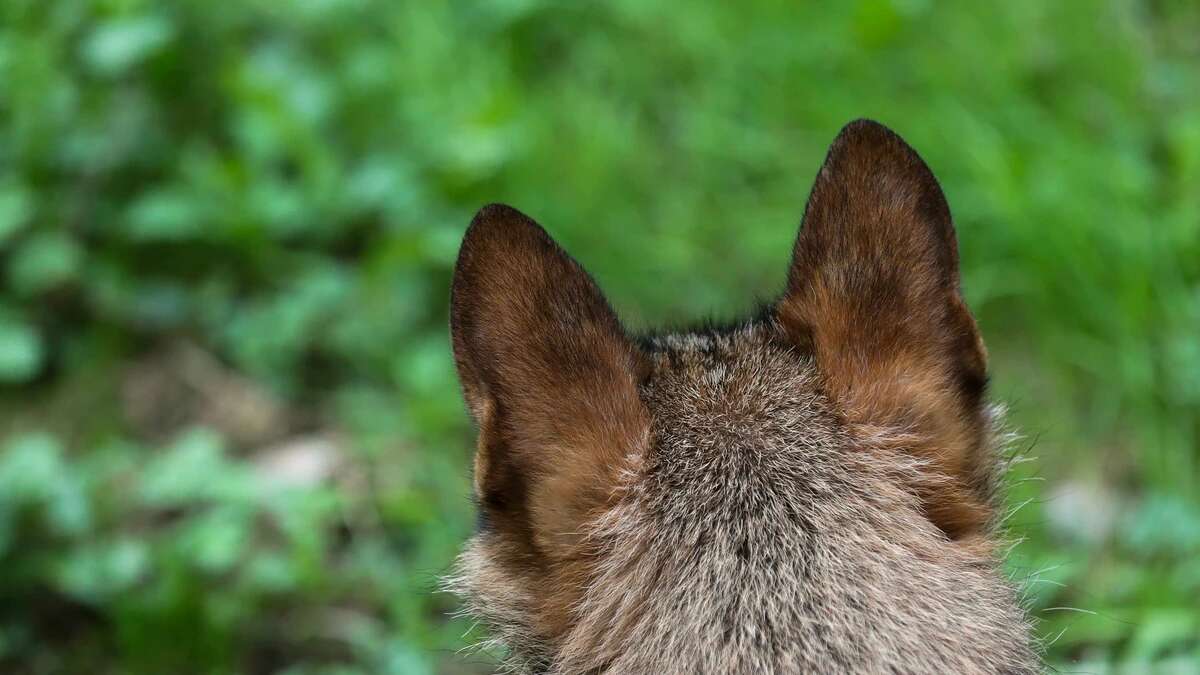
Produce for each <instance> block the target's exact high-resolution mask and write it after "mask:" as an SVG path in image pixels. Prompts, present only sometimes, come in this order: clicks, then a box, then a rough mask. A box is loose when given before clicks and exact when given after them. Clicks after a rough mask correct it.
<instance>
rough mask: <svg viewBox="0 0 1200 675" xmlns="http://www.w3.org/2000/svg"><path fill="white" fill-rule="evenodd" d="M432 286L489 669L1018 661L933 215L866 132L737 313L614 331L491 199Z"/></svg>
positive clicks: (977, 668) (870, 126)
mask: <svg viewBox="0 0 1200 675" xmlns="http://www.w3.org/2000/svg"><path fill="white" fill-rule="evenodd" d="M450 304H451V311H450V315H451V318H450V323H451V341H452V345H453V352H454V360H455V363H456V366H457V369H458V374H459V378H460V381H461V384H462V391H463V395H464V398H465V400H466V404H467V407H468V408H469V411H470V413H471V415H472V416H473V418H474V420H475V421H476V422H477V425H478V445H477V450H476V454H475V461H474V493H475V497H476V499H477V502H478V512H479V527H478V531H477V533H476V534H475V535H474V536H473V537H472V539H471V540H470V541H469V542H468V543H467V545H466V546H465V548H464V551H463V552H462V554H461V555H460V557H459V559H458V561H457V562H456V567H455V571H454V572H453V574H452V575H451V577H450V578H449V581H448V587H449V588H450V589H451V590H452V591H454V592H456V593H458V594H459V595H461V597H462V598H463V600H464V606H465V608H466V609H465V611H467V612H468V613H470V614H472V615H474V616H476V617H477V618H478V619H480V620H482V621H483V622H485V624H486V625H487V626H488V627H489V628H490V634H491V635H492V636H494V637H493V639H494V641H495V642H496V643H497V644H499V645H502V646H503V651H504V654H505V657H504V662H503V664H502V667H503V668H505V669H507V670H508V671H511V672H520V673H609V674H625V673H636V674H646V673H654V674H664V673H809V672H830V673H1035V672H1038V671H1039V669H1040V665H1039V660H1040V657H1039V654H1038V649H1037V646H1036V642H1035V640H1034V639H1033V638H1032V637H1031V630H1030V625H1029V622H1028V619H1027V616H1026V612H1025V611H1024V610H1023V608H1022V604H1021V599H1020V594H1019V592H1018V590H1017V589H1016V588H1015V587H1014V585H1013V584H1012V583H1011V581H1010V580H1009V579H1008V578H1007V577H1006V576H1005V575H1004V573H1003V572H1002V571H1001V568H1000V558H1001V554H1000V551H1001V550H1002V546H1001V543H1002V542H1001V539H1000V535H999V534H998V533H997V527H998V526H997V520H998V518H997V517H996V512H997V502H998V498H997V483H998V480H999V478H1000V476H999V474H1000V473H1001V470H1000V466H1001V461H1000V453H999V450H998V448H997V439H998V437H999V433H998V431H997V420H996V413H995V410H994V408H993V407H992V406H990V405H989V404H988V402H987V399H986V392H985V390H986V385H987V366H986V361H987V358H986V352H985V350H984V345H983V342H982V340H981V338H980V334H979V331H978V329H977V327H976V324H975V321H974V319H973V318H972V316H971V313H970V312H969V310H968V309H967V306H966V305H965V303H964V301H963V296H962V293H961V291H960V282H959V270H958V250H957V243H956V239H955V232H954V226H953V223H952V220H951V215H950V210H949V207H948V206H947V202H946V198H945V196H944V195H943V193H942V190H941V188H940V186H939V185H938V182H937V180H936V179H935V178H934V176H933V174H932V172H931V171H930V169H929V168H928V166H927V165H926V164H925V162H924V161H922V159H921V158H920V156H919V155H918V154H917V153H916V151H914V150H913V149H912V148H911V147H910V146H909V145H908V144H907V143H905V142H904V141H903V140H902V139H901V138H900V137H899V136H897V135H896V134H895V133H893V132H892V131H890V130H889V129H887V128H886V127H884V126H882V125H881V124H878V123H876V122H872V121H869V120H859V121H855V122H852V123H850V124H849V125H847V126H846V127H845V128H843V129H842V130H841V132H840V133H839V134H838V136H837V138H836V139H835V140H834V141H833V144H832V146H831V147H830V149H829V152H828V155H827V157H826V159H825V162H824V164H823V166H822V167H821V169H820V171H819V173H818V174H817V177H816V180H815V183H814V186H813V188H812V192H811V194H810V196H809V199H808V203H807V206H806V208H805V211H804V216H803V220H802V225H801V229H800V233H799V236H798V237H797V239H796V240H795V244H794V247H793V254H792V261H791V265H790V269H789V271H788V274H787V284H786V288H785V290H784V292H783V293H782V295H781V296H780V297H779V298H778V300H777V301H776V302H774V303H773V304H771V305H770V306H768V307H765V308H764V309H763V310H762V311H760V312H759V313H758V314H757V315H756V316H754V317H752V318H750V319H747V320H745V321H742V322H738V323H735V324H732V325H728V326H718V327H712V326H709V327H705V328H701V329H698V330H694V331H687V332H663V333H654V334H648V335H640V336H634V335H631V334H629V333H628V332H627V331H626V330H624V329H623V328H622V325H621V323H620V322H619V320H618V319H617V317H616V315H615V314H614V313H613V310H612V309H611V308H610V306H609V304H608V303H607V302H606V300H605V299H604V296H603V295H602V294H601V292H600V290H599V289H598V288H597V285H596V283H595V282H594V281H593V280H592V278H591V277H589V276H588V274H587V273H586V272H585V271H584V270H583V269H582V268H581V267H580V265H579V264H578V263H577V262H576V261H575V260H573V259H572V258H571V257H570V256H568V255H567V253H565V252H564V251H563V250H562V249H561V248H560V247H559V246H558V245H557V244H556V243H555V242H554V241H553V240H552V239H551V238H550V236H549V235H548V234H547V233H546V232H545V230H543V229H542V228H541V227H540V226H539V225H537V224H536V223H535V222H534V221H533V220H531V219H530V218H528V217H527V216H525V215H523V214H522V213H520V212H518V211H516V210H514V209H512V208H510V207H508V206H503V205H490V206H486V207H484V208H483V209H482V210H481V211H479V213H478V215H476V216H475V218H474V220H473V221H472V223H471V225H470V227H469V228H468V230H467V232H466V235H465V238H464V240H463V244H462V248H461V252H460V254H459V257H458V261H457V264H456V268H455V271H454V277H453V282H452V288H451V303H450Z"/></svg>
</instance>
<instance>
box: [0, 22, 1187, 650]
mask: <svg viewBox="0 0 1200 675" xmlns="http://www.w3.org/2000/svg"><path fill="white" fill-rule="evenodd" d="M1198 31H1200V10H1198V9H1197V8H1196V7H1195V6H1194V5H1193V4H1192V3H1186V2H1144V3H1133V2H1111V3H1104V4H1098V3H1094V2H1083V1H1080V0H1069V1H1067V2H1058V3H1044V2H1033V1H1029V0H1017V1H1015V2H1009V3H1002V4H1000V5H998V6H995V7H988V8H983V7H980V6H972V7H968V6H967V5H959V6H953V7H944V6H934V4H933V3H927V2H913V1H911V0H906V1H904V2H900V1H899V0H895V1H893V2H886V1H882V0H876V1H864V2H847V3H837V4H830V3H824V4H822V5H820V6H818V5H815V4H813V5H811V6H806V7H787V6H785V5H784V4H782V3H772V2H765V1H764V2H744V3H723V4H718V3H712V4H710V5H705V6H691V7H688V8H686V9H683V8H682V7H680V6H679V5H677V4H676V3H665V2H648V1H645V0H638V1H633V0H625V1H618V2H608V3H597V2H580V3H549V2H541V1H538V0H522V1H515V0H514V1H509V2H489V3H484V2H456V3H449V2H436V1H434V2H415V1H414V2H387V1H384V0H322V1H321V2H300V1H298V0H297V1H295V2H277V1H275V0H251V1H248V2H242V3H234V4H222V5H221V6H220V7H217V6H216V5H213V4H212V3H208V2H200V1H199V0H173V1H171V2H160V3H150V2H139V1H138V0H104V1H102V0H95V1H92V2H88V1H85V0H62V1H60V2H53V3H48V2H41V1H39V0H8V1H6V2H4V3H0V247H2V248H0V387H2V393H0V435H2V436H0V438H3V439H7V440H3V441H2V442H0V568H2V569H3V570H4V571H5V573H4V574H3V575H0V670H21V671H25V672H34V673H52V672H79V671H81V670H86V671H87V672H99V673H106V672H110V673H117V672H121V673H126V672H130V673H157V672H276V671H279V670H288V671H289V672H293V673H313V672H394V673H420V672H433V671H438V672H459V671H463V670H471V669H474V670H480V669H485V668H484V667H483V666H479V665H477V664H476V665H472V663H473V660H472V659H470V658H464V657H460V656H456V655H455V653H454V652H455V651H456V650H457V649H459V648H460V647H462V646H463V644H464V638H462V637H461V636H462V635H463V633H464V632H465V631H466V630H467V628H468V626H467V625H466V624H465V623H463V622H461V621H449V620H447V618H446V613H447V612H448V611H450V610H452V609H453V605H452V603H451V601H450V600H449V599H447V598H444V597H440V596H436V595H433V594H431V593H430V592H429V591H430V589H431V587H432V585H433V580H434V579H435V577H436V575H437V574H438V573H439V572H440V571H442V570H443V569H444V568H445V566H446V565H447V564H448V562H449V560H450V559H451V557H452V556H453V554H454V552H455V550H456V548H457V546H458V544H459V543H460V542H461V541H462V539H463V538H464V537H465V536H466V535H467V533H468V532H469V531H470V528H471V518H472V513H471V507H470V504H469V501H468V492H469V488H468V486H469V466H470V452H471V446H472V439H471V437H470V429H469V426H468V422H467V419H466V416H465V413H464V411H463V409H462V406H461V403H460V402H459V400H458V393H457V389H456V383H455V380H454V372H453V365H452V363H451V360H450V355H449V346H448V341H447V335H446V310H447V307H446V303H447V295H448V293H447V285H448V281H449V276H450V272H451V267H452V264H453V259H454V256H455V253H456V251H457V245H458V241H459V238H460V237H461V233H462V231H463V229H464V228H465V226H466V223H467V222H468V221H469V219H470V217H471V215H472V213H473V212H474V210H475V209H477V208H478V207H479V206H480V205H482V204H484V203H486V202H491V201H504V202H508V203H511V204H513V205H515V206H518V207H519V208H521V209H523V210H525V211H527V212H528V213H530V214H531V215H533V216H534V217H536V218H537V219H538V220H539V221H541V222H542V223H543V224H544V225H545V226H546V227H547V229H549V230H550V231H551V233H552V234H554V236H556V237H557V238H558V239H559V240H560V241H561V242H562V243H563V244H564V245H565V246H566V247H567V248H568V249H569V250H570V251H572V252H573V253H574V254H575V255H576V256H577V257H578V258H579V259H580V260H581V261H582V262H583V264H584V265H585V266H587V267H588V268H589V269H590V270H591V271H592V272H593V273H594V274H595V276H596V277H597V279H598V281H599V282H600V284H601V286H603V287H604V289H605V290H606V292H607V293H608V294H609V296H610V298H611V299H612V300H613V302H614V304H615V305H616V307H617V309H618V311H619V312H620V313H621V315H622V316H623V317H624V318H625V320H626V322H627V323H628V324H629V325H631V326H632V327H635V328H637V327H645V326H650V325H659V324H663V323H670V324H678V323H681V322H686V321H688V320H694V319H697V318H700V317H703V316H708V315H714V314H715V315H719V316H729V315H734V314H737V313H739V312H743V311H748V310H749V309H750V308H751V307H752V306H753V305H754V302H755V301H756V300H758V299H766V298H770V297H771V296H773V295H774V293H775V292H776V291H777V290H778V289H779V288H781V286H782V282H783V277H784V273H785V269H786V263H787V259H788V253H789V247H790V244H791V241H792V238H793V237H794V235H795V228H796V226H797V223H798V220H799V215H800V212H801V210H802V208H803V204H804V200H805V198H806V196H807V190H808V188H809V186H810V184H811V180H812V177H813V175H814V174H815V172H816V169H817V167H818V166H819V164H820V161H821V159H822V157H823V154H824V151H825V148H826V146H827V145H828V143H829V141H830V140H831V139H832V138H833V136H834V134H835V133H836V131H837V129H838V128H839V127H840V126H841V125H842V124H843V123H845V122H846V121H848V120H850V119H853V118H856V117H864V116H865V117H872V118H876V119H878V120H880V121H882V122H884V123H886V124H888V125H890V126H891V127H893V128H894V129H896V130H897V131H898V132H900V133H901V134H902V135H904V136H905V137H906V138H907V139H908V140H909V141H910V142H911V143H912V144H913V145H914V146H915V147H917V148H918V149H919V150H920V151H921V153H922V154H923V156H924V157H925V158H926V160H927V161H928V162H929V164H930V165H931V166H932V168H933V169H934V171H935V173H936V174H937V175H938V176H939V178H940V179H941V181H942V184H943V187H944V189H945V192H946V193H947V196H948V198H949V200H950V203H951V207H952V209H953V211H954V214H955V219H956V222H957V224H958V229H959V238H960V246H961V253H962V260H963V265H964V270H963V274H964V286H965V290H966V293H967V295H968V299H969V301H970V303H971V305H972V307H973V309H974V311H975V312H976V314H977V316H978V319H979V321H980V324H981V326H982V329H983V332H984V335H985V337H986V338H987V340H988V344H989V348H990V352H991V358H992V364H993V371H994V376H995V379H994V392H995V394H996V395H997V397H998V398H1000V399H1003V400H1007V401H1009V402H1010V403H1011V408H1012V414H1011V420H1012V422H1013V423H1014V424H1015V426H1017V427H1018V428H1019V429H1020V430H1022V431H1023V432H1024V433H1025V436H1026V440H1025V442H1024V445H1023V446H1022V447H1025V448H1028V455H1029V456H1030V457H1031V458H1034V459H1033V461H1030V462H1026V463H1025V464H1022V465H1021V466H1020V467H1019V468H1018V470H1017V472H1016V474H1015V476H1014V481H1013V483H1014V489H1013V494H1012V498H1011V500H1010V501H1011V504H1012V506H1013V507H1016V506H1017V505H1023V506H1022V507H1021V508H1020V509H1018V510H1016V511H1015V513H1014V515H1012V516H1011V517H1010V518H1009V520H1008V521H1007V522H1008V524H1009V525H1010V526H1011V528H1012V531H1013V535H1014V537H1016V536H1020V537H1024V539H1025V540H1024V542H1023V543H1021V544H1020V545H1018V546H1016V548H1015V549H1014V552H1013V555H1012V556H1011V558H1010V571H1011V573H1012V574H1013V576H1014V578H1016V579H1018V580H1022V581H1023V582H1024V580H1028V582H1027V584H1026V588H1027V589H1028V591H1027V592H1028V596H1029V601H1030V604H1031V610H1032V612H1033V613H1034V615H1035V616H1036V617H1037V618H1038V619H1039V626H1038V631H1039V634H1041V635H1043V636H1045V638H1046V640H1047V642H1052V644H1050V645H1049V647H1048V651H1049V657H1050V660H1051V661H1052V662H1054V663H1056V664H1059V666H1060V667H1061V668H1062V670H1063V671H1066V672H1072V671H1086V672H1119V671H1120V672H1151V671H1152V670H1153V669H1155V668H1157V669H1159V670H1160V671H1162V672H1188V671H1189V668H1190V669H1194V668H1196V667H1197V666H1196V664H1197V663H1198V662H1200V641H1198V640H1197V638H1196V636H1197V634H1200V610H1198V609H1197V604H1196V602H1195V598H1197V597H1200V574H1198V573H1197V566H1196V565H1194V564H1193V562H1192V561H1194V560H1195V559H1196V558H1197V556H1198V555H1200V499H1198V498H1197V494H1198V493H1200V490H1198V488H1200V450H1198V447H1200V341H1197V335H1200V190H1197V186H1200V97H1197V92H1200V49H1198V48H1197V44H1196V41H1195V35H1196V34H1197V32H1198ZM227 401H233V402H235V403H236V405H222V402H227ZM297 439H307V441H309V442H310V445H308V446H305V445H303V444H300V443H297ZM314 439H315V440H314ZM312 443H315V445H312ZM313 447H316V448H317V449H316V450H312V448H313ZM306 448H307V450H306ZM306 453H308V454H306ZM306 457H307V458H309V459H312V458H314V457H315V458H316V460H314V461H318V464H320V463H321V462H326V464H327V466H326V465H322V466H324V468H320V467H318V470H315V473H313V474H311V475H310V476H309V477H308V478H305V477H304V476H303V475H301V476H300V477H299V478H297V479H296V480H295V481H294V482H293V483H291V484H289V485H278V484H274V483H273V482H272V481H271V480H270V479H269V478H268V477H267V476H268V474H270V473H271V471H270V470H269V469H264V468H263V467H264V466H267V467H274V466H277V465H275V464H270V463H269V462H270V461H271V460H272V459H274V460H278V461H300V460H303V459H304V458H306ZM279 458H283V459H279ZM300 473H301V474H303V471H301V472H300ZM1026 479H1030V480H1026ZM1056 608H1071V609H1056ZM1189 664H1191V665H1189ZM1171 668H1175V670H1174V671H1172V670H1171ZM1121 669H1125V670H1124V671H1121Z"/></svg>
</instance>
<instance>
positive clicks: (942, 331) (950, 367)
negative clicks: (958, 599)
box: [776, 120, 992, 539]
mask: <svg viewBox="0 0 1200 675" xmlns="http://www.w3.org/2000/svg"><path fill="white" fill-rule="evenodd" d="M776 319H777V321H778V322H779V324H780V325H781V326H782V327H783V329H784V331H785V332H786V333H787V334H788V335H790V336H791V337H792V339H793V340H795V341H797V342H801V343H803V344H804V345H805V346H806V347H808V348H811V350H812V351H813V353H814V356H815V358H816V361H817V364H818V368H819V370H820V372H821V375H822V377H823V378H824V382H825V386H826V388H827V390H828V393H829V394H830V396H831V397H832V398H833V399H834V401H835V402H836V403H837V404H838V405H839V407H840V409H841V410H842V412H843V414H844V415H845V417H846V419H847V421H848V422H849V423H850V425H851V426H852V428H853V429H855V430H857V431H858V432H860V433H861V434H862V435H863V436H864V437H865V438H872V439H874V440H878V439H881V438H891V439H902V440H897V441H896V442H897V443H898V444H900V445H902V446H903V447H901V448H893V449H899V450H901V451H903V452H909V453H912V454H914V455H916V456H917V457H918V458H920V459H922V460H924V461H925V462H927V466H928V473H930V474H935V475H936V476H937V478H938V480H932V481H928V482H926V483H924V484H923V485H921V486H919V487H918V488H917V489H918V493H919V495H920V497H921V500H922V504H923V506H924V509H925V511H926V513H927V515H928V517H929V518H930V519H931V520H932V521H933V522H934V524H936V525H937V526H938V527H940V528H941V529H942V530H943V531H944V532H946V534H947V535H949V536H950V537H951V538H954V539H965V538H969V537H971V536H972V535H975V534H978V533H981V532H982V531H984V530H985V529H986V527H987V526H988V524H989V523H990V521H991V518H992V508H991V462H990V459H989V457H988V456H987V452H988V448H987V447H986V441H987V438H986V437H987V434H988V429H987V426H988V425H987V419H986V411H985V407H984V401H983V396H984V389H985V386H986V382H987V366H986V352H985V350H984V346H983V342H982V340H981V339H980V336H979V331H978V329H977V328H976V326H975V321H974V319H973V318H972V317H971V314H970V312H969V311H968V309H967V306H966V304H965V303H964V301H963V298H962V294H961V292H960V289H959V271H958V247H957V243H956V240H955V234H954V225H953V222H952V220H951V217H950V209H949V206H948V205H947V203H946V198H945V196H944V195H943V194H942V190H941V187H940V186H939V185H938V182H937V180H936V179H935V178H934V176H933V173H932V172H931V171H930V170H929V167H928V166H926V164H925V162H924V161H922V159H921V158H920V156H918V155H917V153H916V151H915V150H913V149H912V148H911V147H909V146H908V144H907V143H905V142H904V141H903V140H902V139H901V138H900V137H899V136H897V135H896V134H895V133H893V132H892V131H890V130H889V129H887V128H886V127H884V126H882V125H880V124H878V123H876V122H872V121H868V120H859V121H856V122H852V123H850V124H849V125H847V126H846V127H845V128H844V129H842V131H841V133H839V134H838V136H837V138H836V139H835V140H834V142H833V145H832V146H831V147H830V150H829V154H828V156H827V157H826V159H825V163H824V165H823V166H822V167H821V170H820V172H819V173H818V174H817V178H816V181H815V184H814V186H813V190H812V194H811V196H810V197H809V200H808V205H807V207H806V209H805V213H804V220H803V224H802V226H801V231H800V234H799V236H798V238H797V240H796V244H795V249H794V252H793V261H792V266H791V270H790V272H789V275H788V285H787V290H786V292H785V294H784V297H783V298H782V299H781V300H780V302H779V304H778V305H777V307H776Z"/></svg>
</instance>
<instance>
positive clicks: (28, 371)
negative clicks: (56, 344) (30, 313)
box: [0, 314, 45, 384]
mask: <svg viewBox="0 0 1200 675" xmlns="http://www.w3.org/2000/svg"><path fill="white" fill-rule="evenodd" d="M44 359H45V352H44V348H43V345H42V338H41V336H40V335H39V334H38V332H37V331H36V330H34V328H33V327H32V326H30V325H29V324H27V323H25V322H23V321H19V320H17V319H16V318H14V317H12V316H5V315H3V314H0V384H19V383H21V382H27V381H29V380H31V379H33V377H34V376H36V375H37V374H38V372H39V371H40V370H41V368H42V361H43V360H44Z"/></svg>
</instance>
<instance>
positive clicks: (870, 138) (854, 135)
mask: <svg viewBox="0 0 1200 675" xmlns="http://www.w3.org/2000/svg"><path fill="white" fill-rule="evenodd" d="M847 146H849V147H855V146H858V147H863V146H865V147H869V148H874V149H876V150H877V151H878V150H879V149H882V148H891V149H894V150H899V151H901V152H902V153H904V154H909V153H914V151H913V149H912V147H911V146H910V145H909V144H908V143H906V142H905V141H904V139H903V138H901V137H900V134H897V133H896V132H895V131H892V130H891V128H889V127H888V126H887V125H884V124H882V123H880V122H876V121H875V120H872V119H867V118H865V117H861V118H859V119H856V120H854V121H852V122H849V123H848V124H846V126H844V127H842V129H841V131H839V132H838V135H837V138H835V139H834V141H833V148H831V149H836V148H846V147H847Z"/></svg>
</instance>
